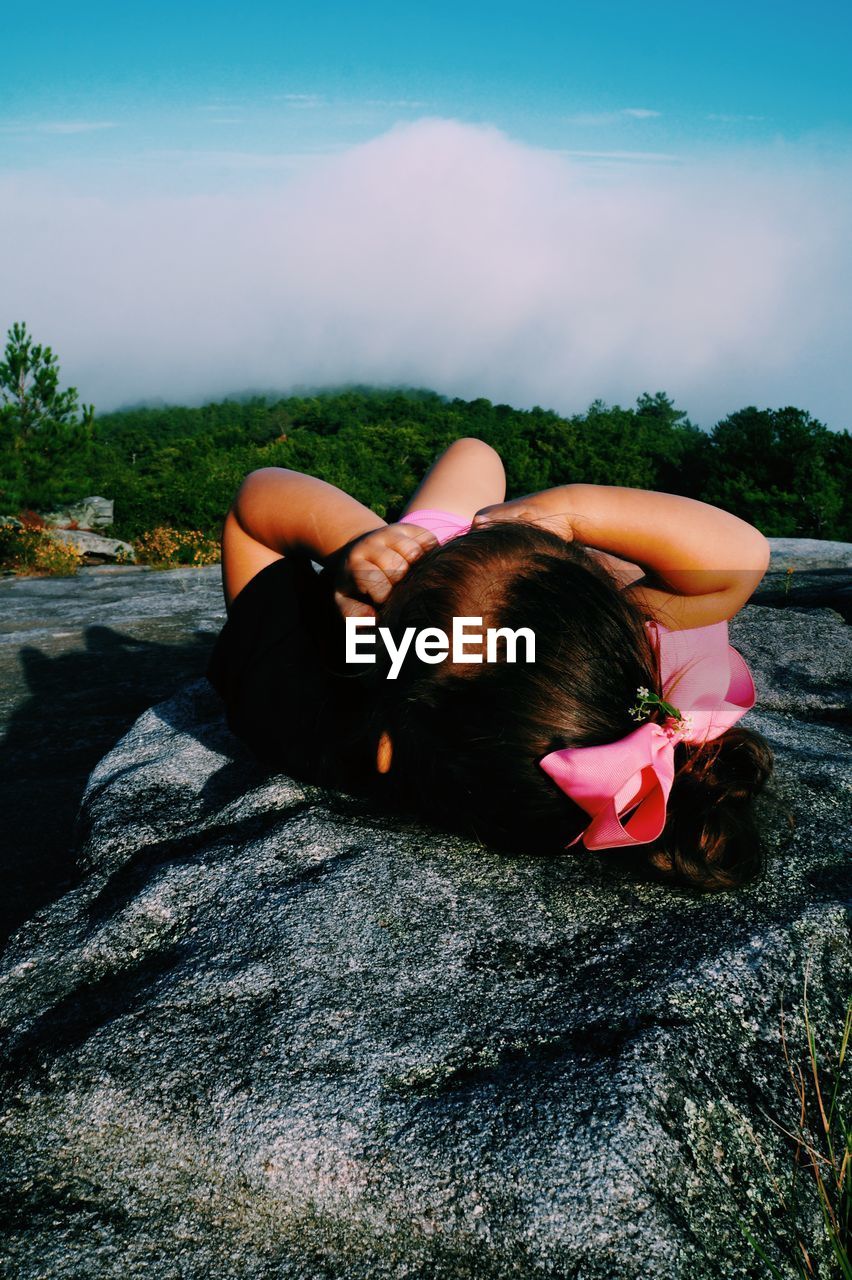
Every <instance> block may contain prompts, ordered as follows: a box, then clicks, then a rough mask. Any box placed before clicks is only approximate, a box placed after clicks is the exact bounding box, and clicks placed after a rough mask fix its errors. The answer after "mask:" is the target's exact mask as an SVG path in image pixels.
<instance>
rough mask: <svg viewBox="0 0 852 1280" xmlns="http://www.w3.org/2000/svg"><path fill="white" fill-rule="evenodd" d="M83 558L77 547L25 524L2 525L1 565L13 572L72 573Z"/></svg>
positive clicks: (61, 574) (0, 535) (56, 574)
mask: <svg viewBox="0 0 852 1280" xmlns="http://www.w3.org/2000/svg"><path fill="white" fill-rule="evenodd" d="M81 561H82V557H81V555H80V552H79V551H78V550H77V548H76V547H72V546H69V545H68V544H67V543H65V542H60V541H59V539H58V538H52V537H51V536H50V534H49V533H47V532H45V531H44V530H43V529H40V528H34V527H32V526H28V525H26V524H23V523H22V524H21V525H20V526H18V525H13V524H9V523H4V524H0V568H3V569H11V570H12V572H13V573H18V574H22V575H27V574H52V575H54V576H66V577H68V576H70V575H71V574H74V573H76V572H77V570H78V569H79V567H80V564H81Z"/></svg>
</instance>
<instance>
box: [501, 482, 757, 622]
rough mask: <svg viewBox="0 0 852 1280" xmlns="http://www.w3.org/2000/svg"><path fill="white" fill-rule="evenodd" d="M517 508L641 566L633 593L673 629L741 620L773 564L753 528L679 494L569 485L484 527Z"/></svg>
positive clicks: (537, 496)
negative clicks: (735, 617)
mask: <svg viewBox="0 0 852 1280" xmlns="http://www.w3.org/2000/svg"><path fill="white" fill-rule="evenodd" d="M513 507H514V508H516V514H517V515H518V516H521V517H523V515H524V514H526V515H527V516H528V518H532V519H535V520H536V521H537V522H539V523H541V524H542V525H544V526H545V527H546V528H551V529H553V530H554V532H556V533H559V534H560V535H561V536H562V537H566V538H572V539H575V540H576V541H577V542H582V543H583V544H584V545H586V546H588V547H591V548H595V549H597V550H598V551H602V552H605V553H610V554H612V555H614V556H618V557H619V558H621V559H623V560H627V561H631V562H633V563H635V564H638V565H640V566H641V567H642V568H643V569H644V571H645V577H644V578H643V580H642V581H641V582H640V583H634V584H633V585H631V586H629V587H627V591H628V592H629V594H630V595H631V596H632V597H633V598H634V599H635V600H636V601H637V603H638V604H639V606H640V607H641V608H642V609H643V610H644V611H645V612H646V613H647V614H648V615H649V616H651V617H654V618H657V619H658V620H659V621H660V622H662V623H664V624H665V625H666V626H668V627H671V628H672V629H673V630H686V629H688V628H690V627H701V626H706V625H708V624H710V623H712V622H721V621H722V620H724V619H727V618H731V617H733V615H734V614H735V613H736V612H737V611H738V610H739V609H741V608H742V606H743V605H744V604H745V602H746V601H747V600H748V599H749V597H750V596H751V595H752V593H753V592H754V590H755V588H756V587H757V585H758V583H759V582H760V580H761V578H762V577H763V575H764V573H765V572H766V569H767V566H768V564H769V544H768V543H767V541H766V539H765V538H764V536H763V534H762V533H760V532H759V531H758V530H757V529H755V528H754V527H753V526H752V525H750V524H747V523H746V521H744V520H740V519H739V518H738V517H737V516H733V515H731V514H730V513H729V512H727V511H722V510H721V509H720V508H719V507H713V506H710V505H709V503H706V502H698V501H696V500H695V499H694V498H681V497H678V496H677V495H675V494H672V493H652V492H650V491H649V490H646V489H622V488H619V487H617V486H614V485H594V484H569V485H562V486H560V487H559V488H556V489H547V490H545V491H544V492H543V493H539V494H532V495H530V497H528V498H522V499H519V500H518V502H517V503H508V504H506V506H505V507H502V508H497V509H495V510H494V511H493V512H491V513H487V512H485V513H482V516H479V517H477V521H476V523H479V522H480V520H481V519H487V518H488V516H489V514H490V515H492V516H493V517H495V518H500V517H501V513H503V512H505V513H506V514H507V515H508V514H509V513H510V509H511V508H513ZM503 518H505V517H503Z"/></svg>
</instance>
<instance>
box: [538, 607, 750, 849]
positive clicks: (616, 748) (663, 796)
mask: <svg viewBox="0 0 852 1280" xmlns="http://www.w3.org/2000/svg"><path fill="white" fill-rule="evenodd" d="M645 626H646V627H647V628H648V631H649V634H650V638H651V641H652V643H653V645H654V648H655V651H656V653H657V658H658V662H659V669H660V678H661V681H662V696H663V698H664V699H665V700H666V701H667V702H670V703H673V704H675V706H676V707H677V709H678V710H679V711H680V713H681V716H682V717H683V718H682V719H681V720H676V719H674V717H671V716H669V717H668V718H667V719H666V721H665V723H664V724H655V723H652V722H647V723H645V724H642V725H640V726H639V728H638V729H634V730H633V732H632V733H628V734H627V736H626V737H624V738H620V739H619V740H618V741H617V742H608V743H605V744H604V745H603V746H598V747H567V748H565V749H564V750H562V751H552V752H551V753H550V755H547V756H545V757H544V758H543V759H542V760H540V761H539V764H540V765H541V767H542V769H544V771H545V773H546V774H548V776H549V777H551V778H553V780H554V782H555V783H556V784H557V786H558V787H559V788H560V789H561V790H562V791H564V792H565V794H566V795H568V796H570V797H571V799H572V800H574V801H575V803H576V804H578V805H579V806H580V808H581V809H585V811H586V813H588V814H589V816H590V818H591V821H590V822H589V824H588V826H587V827H586V829H585V830H584V831H582V832H581V833H580V835H578V836H577V837H576V839H575V840H572V841H571V844H576V843H577V841H578V840H582V841H583V843H584V844H585V846H586V848H587V849H611V848H614V847H616V846H619V845H628V844H648V843H649V842H650V841H651V840H656V838H657V836H659V835H660V833H661V831H662V830H663V827H664V826H665V825H666V802H667V801H668V797H669V792H670V791H671V788H672V782H673V781H674V772H675V768H674V749H675V745H676V743H678V742H681V741H683V742H704V741H710V740H711V739H713V738H718V737H719V736H720V734H723V733H724V732H725V730H726V729H730V727H731V726H732V725H734V724H736V722H737V721H738V720H739V719H740V718H741V717H742V716H744V715H745V713H746V712H747V711H749V710H750V709H751V708H752V707H753V706H754V701H755V693H754V682H753V680H752V678H751V673H750V671H749V669H748V667H747V666H746V664H745V660H744V659H743V657H742V655H741V654H739V653H737V651H736V649H734V648H732V647H731V645H730V644H729V643H728V624H727V622H714V623H712V624H711V625H710V626H708V627H694V628H693V629H692V630H690V631H669V629H668V628H667V627H664V626H663V625H662V624H661V623H658V622H646V623H645ZM637 692H638V691H637ZM631 810H633V812H632V813H631V815H630V817H629V818H628V819H627V821H626V823H623V822H622V818H623V817H624V815H625V814H627V813H629V812H630V811H631ZM569 848H570V845H569Z"/></svg>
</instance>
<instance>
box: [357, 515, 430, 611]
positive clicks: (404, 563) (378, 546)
mask: <svg viewBox="0 0 852 1280" xmlns="http://www.w3.org/2000/svg"><path fill="white" fill-rule="evenodd" d="M437 545H438V539H437V538H436V537H435V535H434V533H431V532H430V531H429V530H428V529H421V528H420V526H419V525H416V524H406V523H405V522H400V523H399V524H387V525H384V526H383V527H382V528H381V529H373V530H372V532H370V533H364V534H362V535H361V536H360V537H359V538H356V539H355V541H354V542H351V543H350V544H349V546H348V547H347V548H345V550H344V553H343V558H342V560H341V563H340V567H339V569H338V570H337V574H336V577H335V592H334V599H335V603H336V604H337V607H338V608H339V610H340V612H341V613H342V614H343V616H344V617H345V618H355V617H365V616H368V617H374V616H375V612H376V611H375V609H374V608H373V605H377V604H384V602H385V600H387V598H388V596H389V595H390V593H391V591H392V590H393V588H394V587H395V585H396V584H397V582H399V581H400V579H401V578H404V577H405V575H406V573H407V572H408V569H409V566H410V565H412V564H413V563H414V561H415V560H417V559H418V558H419V557H420V556H421V555H422V554H423V552H424V551H430V550H431V549H432V548H433V547H436V546H437Z"/></svg>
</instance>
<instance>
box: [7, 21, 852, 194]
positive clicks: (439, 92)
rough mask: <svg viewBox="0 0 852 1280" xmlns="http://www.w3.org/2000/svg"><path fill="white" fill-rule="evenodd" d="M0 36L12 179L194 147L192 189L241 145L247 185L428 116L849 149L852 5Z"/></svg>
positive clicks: (49, 28)
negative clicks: (290, 162) (249, 160)
mask: <svg viewBox="0 0 852 1280" xmlns="http://www.w3.org/2000/svg"><path fill="white" fill-rule="evenodd" d="M3 28H4V45H5V47H6V50H7V55H6V56H5V57H4V59H3V64H4V65H3V77H2V86H0V126H2V128H3V133H2V135H0V156H2V164H3V167H4V168H10V167H11V168H19V167H27V168H29V167H32V166H36V167H44V168H51V169H56V170H62V171H64V172H65V173H66V174H68V175H69V176H71V177H73V172H74V169H75V167H76V166H79V165H81V164H82V165H83V166H84V167H85V169H86V178H87V180H88V181H90V182H91V181H95V182H98V181H99V178H100V181H103V182H108V181H109V179H110V177H111V176H114V170H115V168H116V166H119V168H120V169H121V171H122V180H123V181H125V182H127V181H129V180H131V179H130V178H129V177H128V175H127V172H126V168H125V166H126V167H127V168H130V169H132V167H133V160H134V157H135V158H136V160H137V162H138V164H139V166H141V171H140V177H141V176H143V175H144V173H145V168H146V166H145V164H144V161H145V160H146V159H147V160H148V161H149V163H148V165H147V169H148V171H149V174H150V168H151V164H150V161H151V160H156V162H157V163H158V164H159V165H163V166H164V167H167V166H166V160H167V156H168V153H170V152H171V153H173V154H174V155H175V156H176V158H179V157H180V154H181V153H182V152H185V151H186V150H195V152H196V153H197V158H196V163H195V164H194V165H193V171H194V177H193V179H192V182H194V183H195V184H196V185H197V186H198V187H199V188H203V187H204V186H205V182H204V177H203V174H202V172H201V171H202V170H203V169H204V167H205V166H204V163H203V157H204V156H205V154H206V155H207V156H208V157H210V166H211V168H212V169H214V170H216V171H217V172H218V173H219V174H221V170H222V168H223V167H224V166H225V165H226V159H225V157H226V155H227V153H228V152H233V153H234V157H235V158H234V164H235V165H236V166H237V167H238V168H239V169H240V171H241V181H242V182H245V181H246V180H247V174H246V170H247V168H248V172H249V173H254V174H255V175H256V176H258V175H259V174H262V172H263V166H262V164H261V163H260V158H261V157H262V156H263V154H264V153H265V152H266V153H269V155H270V157H273V156H276V155H278V156H281V155H286V154H287V153H288V152H292V153H294V154H296V155H298V154H301V153H311V152H314V151H324V150H327V149H334V148H340V147H343V146H346V145H349V144H351V143H353V142H360V141H364V140H366V139H368V138H370V137H372V136H375V135H376V134H377V133H379V132H380V131H382V130H383V129H386V128H388V127H389V126H390V125H391V124H393V123H394V122H396V121H398V120H405V119H413V118H416V117H417V116H419V115H424V114H429V115H434V116H441V117H452V118H454V119H459V120H463V121H467V122H470V123H474V124H483V123H487V124H493V125H496V126H497V127H498V128H501V129H503V130H505V131H506V132H508V133H509V134H510V135H511V136H512V137H515V138H518V139H520V140H523V141H525V142H528V143H531V144H534V145H538V146H544V147H548V148H560V149H566V150H569V151H572V152H575V153H583V152H587V153H593V154H590V155H589V156H588V159H589V160H590V161H593V160H596V159H597V158H598V156H597V155H596V154H594V153H601V152H603V153H606V152H614V153H616V157H615V158H617V159H619V160H622V161H623V160H626V159H628V158H629V156H630V154H631V153H633V154H634V155H635V156H636V157H637V159H638V160H640V161H641V160H643V159H645V158H646V157H649V158H651V157H657V156H660V157H662V156H668V155H671V156H673V157H677V158H682V157H684V156H689V155H694V154H695V153H696V152H699V153H700V152H702V151H704V152H706V151H708V150H720V149H721V150H724V149H725V148H728V147H733V146H737V145H740V146H742V145H749V146H750V145H754V144H756V143H761V144H770V145H775V146H780V145H784V144H785V143H788V144H789V143H795V142H800V141H802V140H806V141H807V142H808V144H809V145H810V146H812V147H814V148H820V149H823V150H829V151H830V150H832V149H834V148H846V147H848V146H849V143H850V140H852V91H850V84H852V74H850V73H852V65H850V64H852V59H850V53H849V50H850V42H852V8H850V6H849V5H847V4H845V3H831V4H826V3H819V2H817V3H815V4H808V5H806V4H804V3H795V4H791V3H784V2H783V0H782V2H780V3H779V2H778V0H775V2H774V3H764V2H760V3H755V2H753V0H752V2H751V3H749V2H748V0H745V3H738V4H737V3H730V2H729V0H722V2H717V3H713V4H692V5H690V4H684V3H683V0H680V2H679V3H647V2H645V3H641V4H639V3H636V0H632V2H631V3H624V2H619V3H612V2H610V3H606V2H604V3H597V4H595V3H586V4H576V3H575V4H571V3H561V4H560V3H548V4H542V3H538V4H536V3H534V2H533V3H527V4H517V3H505V2H501V0H489V2H488V3H480V2H475V3H471V2H470V0H468V2H467V3H465V2H464V0H462V2H461V3H459V2H458V0H456V3H446V2H445V0H430V2H429V3H421V4H404V3H387V2H382V3H378V2H376V0H367V2H366V3H354V2H353V0H349V2H348V3H340V2H337V3H328V2H327V0H318V2H317V3H313V4H310V5H308V4H305V3H299V4H293V3H290V4H287V3H284V4H281V3H277V4H271V3H258V2H257V0H248V3H246V4H244V5H236V4H234V3H227V4H223V3H220V2H217V0H206V2H205V3H198V2H197V0H190V2H189V3H187V2H185V0H184V2H183V3H169V4H166V3H162V0H153V2H149V3H146V4H145V5H140V6H120V5H116V4H115V3H112V2H111V0H110V2H109V3H99V4H92V3H85V0H84V2H83V3H81V4H75V5H70V4H68V3H64V2H63V3H55V2H54V3H46V4H44V3H42V4H40V5H39V7H38V20H35V19H34V15H33V10H32V9H30V8H28V7H27V6H24V5H17V6H11V5H9V6H6V7H5V11H4V19H3ZM8 51H14V57H9V56H8ZM214 153H215V155H214ZM240 156H254V157H255V163H254V166H253V167H248V166H247V165H246V163H244V162H241V160H240V159H239V157H240ZM273 167H274V166H273ZM99 171H100V174H99ZM174 176H175V179H176V180H177V179H178V175H174ZM159 180H160V181H162V182H164V183H165V184H166V185H167V183H168V177H167V176H166V175H163V176H162V177H161V178H160V179H159ZM182 181H183V183H184V184H185V183H186V181H187V179H186V176H185V175H184V177H183V179H182Z"/></svg>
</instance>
